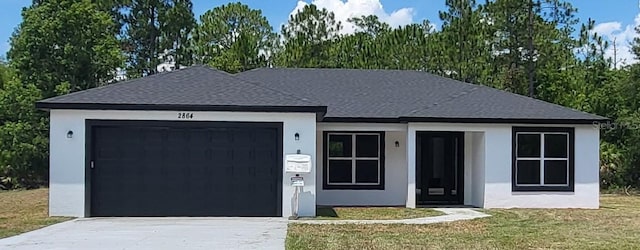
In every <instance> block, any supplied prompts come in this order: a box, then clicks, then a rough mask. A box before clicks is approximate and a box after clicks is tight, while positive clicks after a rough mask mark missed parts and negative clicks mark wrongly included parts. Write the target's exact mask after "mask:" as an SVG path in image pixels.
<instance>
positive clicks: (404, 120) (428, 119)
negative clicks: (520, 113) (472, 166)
mask: <svg viewBox="0 0 640 250" xmlns="http://www.w3.org/2000/svg"><path fill="white" fill-rule="evenodd" d="M322 121H323V122H340V123H409V122H431V123H435V122H438V123H494V124H495V123H498V124H597V123H599V122H607V121H609V119H607V118H602V119H530V118H509V119H506V118H504V119H503V118H450V117H399V118H364V117H325V118H324V119H323V120H322Z"/></svg>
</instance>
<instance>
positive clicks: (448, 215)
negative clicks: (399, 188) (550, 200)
mask: <svg viewBox="0 0 640 250" xmlns="http://www.w3.org/2000/svg"><path fill="white" fill-rule="evenodd" d="M433 210H436V211H440V212H443V213H445V215H440V216H433V217H424V218H415V219H401V220H305V219H303V220H294V221H289V222H290V223H303V224H414V225H415V224H433V223H442V222H452V221H459V220H473V219H477V218H484V217H489V216H491V215H488V214H485V213H482V212H478V211H476V210H473V209H470V208H434V209H433Z"/></svg>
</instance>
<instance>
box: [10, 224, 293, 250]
mask: <svg viewBox="0 0 640 250" xmlns="http://www.w3.org/2000/svg"><path fill="white" fill-rule="evenodd" d="M286 233H287V220H286V219H285V218H90V219H76V220H72V221H67V222H63V223H59V224H56V225H53V226H49V227H45V228H42V229H39V230H35V231H32V232H28V233H24V234H21V235H18V236H14V237H10V238H6V239H0V249H3V250H9V249H19V250H23V249H52V250H53V249H284V240H285V237H286Z"/></svg>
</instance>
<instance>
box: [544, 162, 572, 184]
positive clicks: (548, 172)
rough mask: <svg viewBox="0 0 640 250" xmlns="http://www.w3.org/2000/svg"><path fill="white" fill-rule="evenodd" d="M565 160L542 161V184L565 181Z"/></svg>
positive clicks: (563, 182)
mask: <svg viewBox="0 0 640 250" xmlns="http://www.w3.org/2000/svg"><path fill="white" fill-rule="evenodd" d="M568 167H569V166H568V162H567V161H555V160H553V161H544V184H564V185H568V184H569V183H568V182H567V168H568Z"/></svg>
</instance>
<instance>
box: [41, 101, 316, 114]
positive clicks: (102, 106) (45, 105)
mask: <svg viewBox="0 0 640 250" xmlns="http://www.w3.org/2000/svg"><path fill="white" fill-rule="evenodd" d="M36 108H37V109H43V110H51V109H67V110H154V111H235V112H242V111H244V112H294V113H318V114H320V115H322V116H324V114H325V113H326V112H327V107H326V106H273V105H264V106H255V105H250V106H243V105H191V104H187V105H183V104H111V103H52V102H36Z"/></svg>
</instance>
